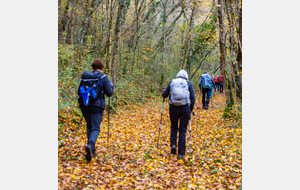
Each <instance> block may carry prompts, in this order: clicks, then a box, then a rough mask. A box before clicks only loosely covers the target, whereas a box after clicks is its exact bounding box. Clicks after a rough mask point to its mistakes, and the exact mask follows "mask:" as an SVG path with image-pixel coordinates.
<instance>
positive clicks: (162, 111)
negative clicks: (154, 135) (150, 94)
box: [156, 98, 165, 148]
mask: <svg viewBox="0 0 300 190" xmlns="http://www.w3.org/2000/svg"><path fill="white" fill-rule="evenodd" d="M164 102H165V99H164V98H163V103H162V107H161V117H160V123H159V131H158V139H157V145H156V148H158V143H159V136H160V128H161V122H162V116H163V114H164Z"/></svg>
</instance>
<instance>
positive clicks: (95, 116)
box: [81, 105, 103, 154]
mask: <svg viewBox="0 0 300 190" xmlns="http://www.w3.org/2000/svg"><path fill="white" fill-rule="evenodd" d="M81 111H82V114H83V117H84V119H85V121H86V123H87V144H89V145H90V146H91V147H92V151H93V154H95V151H96V149H95V144H96V142H97V138H98V135H99V133H100V125H101V122H102V116H103V108H100V107H92V106H88V107H86V106H84V105H83V106H82V107H81Z"/></svg>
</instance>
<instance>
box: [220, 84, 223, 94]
mask: <svg viewBox="0 0 300 190" xmlns="http://www.w3.org/2000/svg"><path fill="white" fill-rule="evenodd" d="M220 92H221V93H222V92H223V82H220Z"/></svg>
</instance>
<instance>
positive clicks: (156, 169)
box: [58, 93, 242, 189]
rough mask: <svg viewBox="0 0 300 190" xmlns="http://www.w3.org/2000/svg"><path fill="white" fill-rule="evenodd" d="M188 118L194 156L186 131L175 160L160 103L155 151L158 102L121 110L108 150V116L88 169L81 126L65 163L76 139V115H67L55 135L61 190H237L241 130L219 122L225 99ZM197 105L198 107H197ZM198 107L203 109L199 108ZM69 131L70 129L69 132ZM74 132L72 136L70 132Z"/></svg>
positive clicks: (166, 113) (166, 107) (220, 97)
mask: <svg viewBox="0 0 300 190" xmlns="http://www.w3.org/2000/svg"><path fill="white" fill-rule="evenodd" d="M198 98H199V97H198V96H197V99H196V104H195V108H194V112H195V116H193V115H192V116H191V117H192V136H191V137H192V156H191V157H189V132H188V130H187V135H186V138H187V140H186V155H185V158H184V160H179V161H178V160H177V155H171V154H170V143H169V137H170V119H169V105H168V103H167V101H166V100H167V99H166V100H165V103H164V111H163V113H164V114H163V119H162V127H161V133H160V139H159V142H160V143H159V148H158V149H157V148H156V144H157V138H158V131H159V122H160V117H161V106H162V99H158V100H153V101H150V102H148V103H147V104H145V105H136V106H127V108H126V110H125V109H122V110H121V108H119V113H117V114H115V115H113V116H112V117H111V119H110V121H111V122H110V138H109V151H107V148H106V147H107V112H106V111H105V113H104V118H103V121H102V124H101V128H100V130H101V131H100V137H98V140H97V143H96V154H95V157H93V159H92V161H91V162H90V163H89V164H87V162H86V160H85V158H84V155H85V151H84V148H83V147H84V145H85V143H86V133H85V122H84V123H82V126H83V127H81V129H80V130H79V131H78V134H77V135H78V136H77V137H76V139H75V141H74V144H73V146H72V151H71V153H70V157H71V159H64V157H65V155H66V153H67V151H68V150H69V145H70V144H71V142H72V139H73V137H74V135H75V131H76V127H77V124H75V123H74V120H76V121H77V122H78V121H79V119H80V118H79V116H75V115H72V114H71V113H66V115H64V117H65V120H64V121H63V122H64V123H65V126H66V127H62V128H60V129H59V131H58V138H59V141H60V140H63V141H64V142H65V143H63V145H61V146H59V147H58V186H59V189H76V188H77V189H149V188H150V189H182V188H183V189H205V188H207V189H225V188H228V189H241V188H242V127H241V126H236V127H232V125H233V124H232V123H230V122H225V121H222V120H221V118H222V114H223V111H224V106H225V95H224V94H220V93H216V95H215V96H213V108H212V107H211V103H210V107H209V110H204V109H202V108H201V109H197V105H198ZM200 105H201V104H200ZM201 107H202V106H201ZM70 126H71V127H70ZM70 128H72V129H73V131H71V130H70Z"/></svg>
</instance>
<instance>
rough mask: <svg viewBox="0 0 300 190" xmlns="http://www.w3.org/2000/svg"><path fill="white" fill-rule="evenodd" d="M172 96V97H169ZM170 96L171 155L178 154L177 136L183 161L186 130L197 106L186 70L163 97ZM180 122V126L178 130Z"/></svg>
mask: <svg viewBox="0 0 300 190" xmlns="http://www.w3.org/2000/svg"><path fill="white" fill-rule="evenodd" d="M169 95H170V96H169ZM168 96H169V104H170V107H169V114H170V120H171V135H170V146H171V154H176V147H177V134H178V131H179V140H178V159H183V157H184V155H185V140H186V136H185V135H186V130H187V125H188V122H189V120H190V119H191V113H192V112H193V108H194V105H195V92H194V88H193V84H192V83H191V82H190V81H188V74H187V72H186V71H185V70H183V69H182V70H180V71H179V72H178V74H177V76H176V79H173V80H172V81H171V82H170V83H169V85H168V86H167V88H165V89H164V91H163V92H162V97H163V98H167V97H168ZM178 120H180V125H179V128H178Z"/></svg>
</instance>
